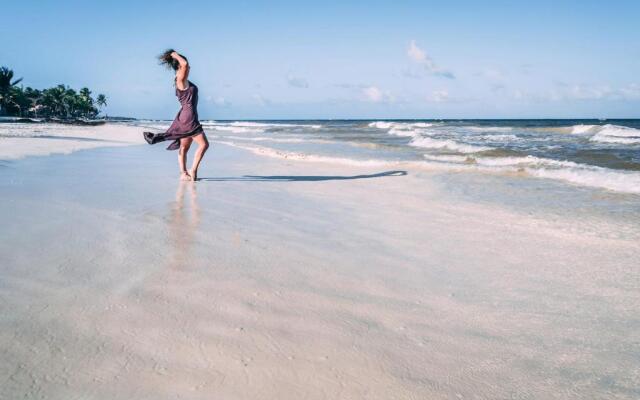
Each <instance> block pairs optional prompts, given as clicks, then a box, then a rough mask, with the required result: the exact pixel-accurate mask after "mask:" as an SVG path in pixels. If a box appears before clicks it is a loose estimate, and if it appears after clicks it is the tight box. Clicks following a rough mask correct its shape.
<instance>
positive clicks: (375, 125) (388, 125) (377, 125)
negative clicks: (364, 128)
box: [368, 121, 433, 130]
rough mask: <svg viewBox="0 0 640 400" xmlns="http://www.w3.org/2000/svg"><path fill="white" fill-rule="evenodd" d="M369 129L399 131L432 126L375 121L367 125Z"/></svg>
mask: <svg viewBox="0 0 640 400" xmlns="http://www.w3.org/2000/svg"><path fill="white" fill-rule="evenodd" d="M368 126H369V127H370V128H378V129H399V130H403V129H404V130H411V129H413V128H428V127H430V126H433V124H432V123H429V122H388V121H375V122H371V123H369V124H368Z"/></svg>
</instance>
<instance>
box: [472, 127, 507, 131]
mask: <svg viewBox="0 0 640 400" xmlns="http://www.w3.org/2000/svg"><path fill="white" fill-rule="evenodd" d="M467 129H468V130H470V131H473V132H511V131H512V130H513V128H511V127H508V126H470V127H468V128H467Z"/></svg>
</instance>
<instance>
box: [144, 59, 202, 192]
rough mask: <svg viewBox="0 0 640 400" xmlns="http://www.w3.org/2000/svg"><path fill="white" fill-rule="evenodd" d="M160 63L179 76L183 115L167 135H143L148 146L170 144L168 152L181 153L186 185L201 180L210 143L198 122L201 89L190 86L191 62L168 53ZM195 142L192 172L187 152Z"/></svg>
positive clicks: (179, 155)
mask: <svg viewBox="0 0 640 400" xmlns="http://www.w3.org/2000/svg"><path fill="white" fill-rule="evenodd" d="M159 59H160V63H161V64H163V65H166V66H167V67H168V68H171V69H173V70H174V71H175V72H176V79H175V85H176V96H177V97H178V101H179V102H180V111H178V115H176V118H175V119H174V120H173V123H172V124H171V126H170V127H169V129H168V130H167V131H166V132H164V133H157V134H155V133H151V132H144V138H145V140H146V141H147V143H149V144H155V143H158V142H163V141H165V140H171V141H172V142H171V144H170V145H169V147H167V150H178V164H179V166H180V172H181V176H180V179H181V180H183V181H195V180H197V179H198V166H199V165H200V161H202V157H203V156H204V153H205V152H206V151H207V149H208V148H209V141H208V140H207V135H205V133H204V130H202V125H200V121H198V87H197V86H196V85H194V84H193V83H191V82H189V79H188V78H189V69H190V67H189V62H188V61H187V58H186V57H185V56H183V55H181V54H178V53H177V52H175V51H173V50H167V51H165V52H164V53H163V54H162V55H161V56H160V57H159ZM193 142H196V143H197V145H198V149H197V150H196V154H195V157H194V159H193V164H192V165H191V169H190V170H187V152H188V151H189V147H191V143H193Z"/></svg>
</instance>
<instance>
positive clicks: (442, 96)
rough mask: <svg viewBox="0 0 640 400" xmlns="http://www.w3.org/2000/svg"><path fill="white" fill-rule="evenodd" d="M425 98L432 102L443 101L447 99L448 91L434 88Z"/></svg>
mask: <svg viewBox="0 0 640 400" xmlns="http://www.w3.org/2000/svg"><path fill="white" fill-rule="evenodd" d="M427 100H430V101H433V102H434V103H444V102H445V101H447V100H449V92H448V91H447V90H434V91H433V92H431V96H430V97H429V98H428V99H427Z"/></svg>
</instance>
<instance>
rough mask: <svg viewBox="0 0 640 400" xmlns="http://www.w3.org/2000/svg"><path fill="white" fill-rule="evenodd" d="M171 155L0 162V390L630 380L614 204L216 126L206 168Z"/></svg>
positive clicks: (277, 390) (559, 390)
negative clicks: (537, 200)
mask: <svg viewBox="0 0 640 400" xmlns="http://www.w3.org/2000/svg"><path fill="white" fill-rule="evenodd" d="M175 169H176V167H175V153H169V152H166V151H164V150H163V148H161V147H154V148H149V147H147V146H131V147H117V148H100V149H91V150H83V151H78V152H75V153H73V154H70V155H51V156H47V157H28V158H25V159H22V160H16V161H10V162H5V163H2V164H1V165H0V201H1V203H2V205H3V206H2V208H0V217H1V220H2V228H1V229H0V398H3V399H4V398H7V399H13V398H46V399H70V398H91V399H115V398H130V399H134V398H135V399H159V398H184V399H211V398H221V399H271V398H273V399H303V398H304V399H364V398H367V399H392V398H393V399H425V398H429V399H458V398H463V399H479V398H483V399H587V398H598V399H634V398H638V397H640V389H638V388H640V368H638V365H640V345H639V343H640V311H639V310H640V307H639V306H640V273H639V272H640V271H639V269H638V260H639V259H640V245H638V243H640V242H639V241H638V239H639V238H640V227H638V226H637V225H636V224H633V223H625V222H624V218H622V219H621V218H610V219H608V218H607V217H606V216H602V215H600V214H597V213H595V214H594V215H597V216H598V217H597V218H595V217H594V218H589V217H588V216H589V215H590V214H589V213H585V214H584V215H582V217H581V218H575V216H573V215H563V214H561V213H557V212H554V213H553V218H547V216H548V215H549V213H548V212H547V211H546V210H545V209H535V210H534V212H532V210H531V208H527V207H520V208H519V207H517V206H509V207H507V206H502V205H500V204H499V202H491V201H473V193H472V194H466V195H464V196H461V195H459V194H454V193H451V192H450V191H448V190H447V189H446V188H447V185H445V184H442V181H443V180H447V181H450V179H448V178H447V175H446V174H443V173H436V172H434V173H429V172H425V171H412V170H411V169H401V168H399V169H397V170H381V169H379V168H356V167H349V166H336V165H328V164H321V163H304V162H296V161H283V160H278V159H271V158H266V157H259V156H257V155H255V154H252V153H249V152H246V151H243V150H240V149H236V148H232V147H227V146H223V145H214V146H213V147H212V149H211V152H210V153H209V154H208V158H207V159H206V160H205V163H204V165H203V169H202V171H201V172H200V176H201V177H202V178H203V180H202V181H200V182H197V183H195V184H194V183H180V182H178V177H177V174H176V171H175ZM465 176H469V175H465ZM505 179H507V178H505ZM567 193H569V194H565V195H566V196H570V192H567ZM570 201H571V198H567V199H566V202H567V203H568V202H570ZM594 207H597V201H596V200H594Z"/></svg>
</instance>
